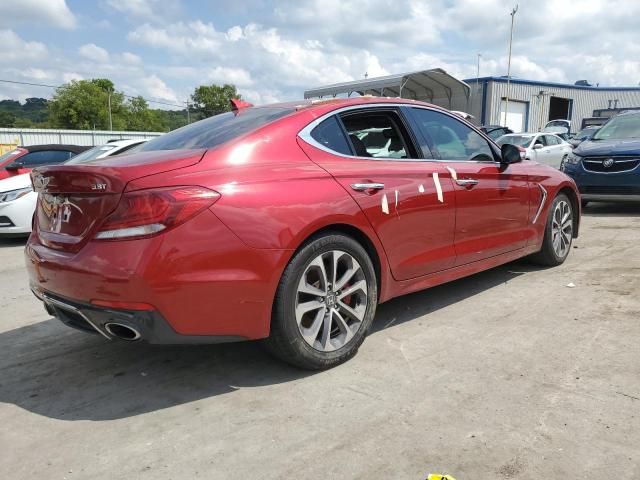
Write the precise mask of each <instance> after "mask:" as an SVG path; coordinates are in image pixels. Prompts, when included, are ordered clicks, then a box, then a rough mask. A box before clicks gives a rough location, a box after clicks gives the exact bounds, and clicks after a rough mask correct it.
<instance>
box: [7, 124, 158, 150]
mask: <svg viewBox="0 0 640 480" xmlns="http://www.w3.org/2000/svg"><path fill="white" fill-rule="evenodd" d="M162 134H163V132H126V131H109V130H56V129H44V128H0V144H3V145H20V146H28V145H44V144H58V145H59V144H69V145H85V146H94V145H102V144H105V143H107V142H108V141H109V140H128V139H135V138H152V137H157V136H159V135H162Z"/></svg>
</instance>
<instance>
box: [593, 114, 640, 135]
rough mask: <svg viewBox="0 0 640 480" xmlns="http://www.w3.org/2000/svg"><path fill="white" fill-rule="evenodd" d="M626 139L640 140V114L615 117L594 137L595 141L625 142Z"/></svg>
mask: <svg viewBox="0 0 640 480" xmlns="http://www.w3.org/2000/svg"><path fill="white" fill-rule="evenodd" d="M625 138H640V114H634V115H619V116H617V117H614V118H612V119H611V120H609V121H608V122H607V123H606V124H605V125H604V126H603V127H601V128H600V130H598V132H597V133H596V134H595V135H594V136H593V140H623V139H625Z"/></svg>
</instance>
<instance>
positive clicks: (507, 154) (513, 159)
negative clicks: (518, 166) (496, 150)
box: [500, 143, 522, 165]
mask: <svg viewBox="0 0 640 480" xmlns="http://www.w3.org/2000/svg"><path fill="white" fill-rule="evenodd" d="M500 153H501V156H502V160H501V162H500V163H503V164H505V165H509V164H512V163H518V162H521V161H522V157H521V156H520V149H519V148H518V147H516V146H515V145H511V144H510V143H505V144H504V145H502V147H501V148H500Z"/></svg>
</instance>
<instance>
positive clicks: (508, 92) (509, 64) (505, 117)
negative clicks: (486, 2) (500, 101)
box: [502, 5, 518, 127]
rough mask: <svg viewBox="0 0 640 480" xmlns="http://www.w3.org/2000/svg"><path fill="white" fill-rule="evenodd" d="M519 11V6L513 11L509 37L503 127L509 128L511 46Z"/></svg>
mask: <svg viewBox="0 0 640 480" xmlns="http://www.w3.org/2000/svg"><path fill="white" fill-rule="evenodd" d="M517 11H518V5H516V6H515V7H514V8H513V10H511V35H510V36H509V58H508V60H507V98H506V101H505V105H504V122H503V123H502V126H503V127H506V126H507V112H508V111H509V97H510V96H511V46H512V44H513V23H514V20H515V18H516V13H517Z"/></svg>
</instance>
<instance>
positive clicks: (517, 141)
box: [497, 135, 533, 148]
mask: <svg viewBox="0 0 640 480" xmlns="http://www.w3.org/2000/svg"><path fill="white" fill-rule="evenodd" d="M531 140H533V137H532V136H530V135H504V136H502V137H500V138H499V139H498V142H497V143H498V145H500V146H502V145H504V144H505V143H509V144H511V145H517V146H519V147H525V148H527V147H528V146H529V145H530V144H531Z"/></svg>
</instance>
